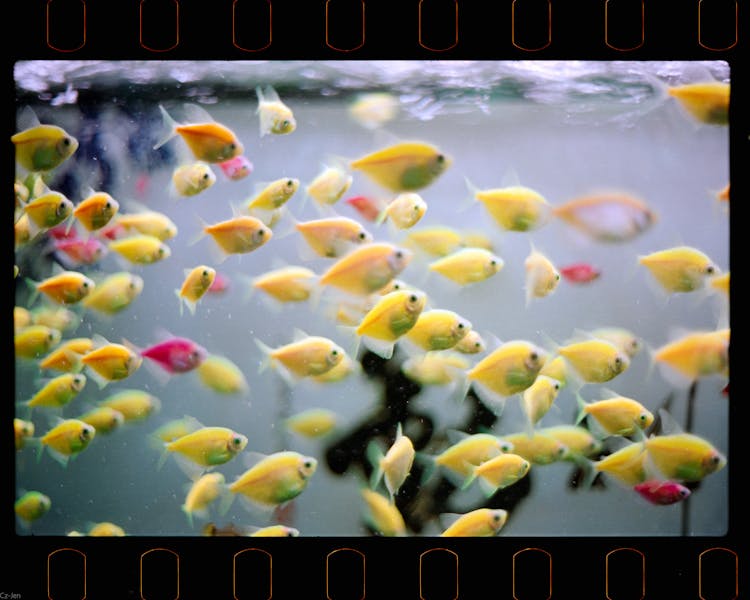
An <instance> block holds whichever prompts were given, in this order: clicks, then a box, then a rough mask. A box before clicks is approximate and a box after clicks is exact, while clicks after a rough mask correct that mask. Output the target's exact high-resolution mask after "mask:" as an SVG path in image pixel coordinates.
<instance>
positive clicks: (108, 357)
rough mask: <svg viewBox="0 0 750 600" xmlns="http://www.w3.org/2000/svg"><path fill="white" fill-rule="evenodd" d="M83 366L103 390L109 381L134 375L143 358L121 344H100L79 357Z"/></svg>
mask: <svg viewBox="0 0 750 600" xmlns="http://www.w3.org/2000/svg"><path fill="white" fill-rule="evenodd" d="M81 362H82V363H83V364H84V366H86V367H88V368H89V369H91V371H92V376H93V377H94V379H95V381H96V382H97V384H98V385H99V387H100V388H103V387H104V386H105V385H107V384H108V383H109V382H111V381H119V380H121V379H125V378H126V377H129V376H130V375H132V374H133V373H135V372H136V371H137V370H138V368H139V367H140V366H141V363H142V362H143V358H142V357H141V356H140V355H139V354H137V353H135V352H134V351H133V350H131V349H130V348H128V347H127V346H123V345H122V344H115V343H109V342H106V343H102V344H101V345H98V346H97V347H95V348H94V349H93V350H90V351H89V352H87V353H86V354H84V355H83V356H82V357H81Z"/></svg>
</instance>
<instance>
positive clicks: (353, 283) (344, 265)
mask: <svg viewBox="0 0 750 600" xmlns="http://www.w3.org/2000/svg"><path fill="white" fill-rule="evenodd" d="M412 256H413V253H412V252H411V250H407V249H406V248H401V247H399V246H396V245H394V244H390V243H387V242H372V243H370V244H364V245H362V246H358V247H357V248H355V249H354V250H352V251H351V252H349V254H346V255H344V256H342V257H341V258H339V259H338V260H337V261H336V262H335V263H334V264H333V265H331V266H330V267H329V268H328V270H326V271H325V272H324V273H323V274H322V275H321V277H320V281H319V283H320V285H324V286H325V285H330V286H333V287H336V288H338V289H340V290H343V291H345V292H348V293H350V294H354V295H357V296H368V295H370V294H372V293H374V292H377V291H378V290H380V289H382V288H383V287H384V286H386V285H387V284H388V283H389V282H390V281H391V280H393V279H394V278H395V277H396V276H397V275H399V273H401V271H403V270H404V269H405V268H406V267H407V265H408V264H409V263H410V262H411V259H412Z"/></svg>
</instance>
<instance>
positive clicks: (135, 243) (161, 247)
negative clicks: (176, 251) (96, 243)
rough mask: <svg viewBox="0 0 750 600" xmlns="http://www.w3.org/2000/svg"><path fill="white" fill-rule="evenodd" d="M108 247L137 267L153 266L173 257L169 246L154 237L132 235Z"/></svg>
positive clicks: (113, 241) (113, 242)
mask: <svg viewBox="0 0 750 600" xmlns="http://www.w3.org/2000/svg"><path fill="white" fill-rule="evenodd" d="M108 247H109V249H110V250H114V251H115V252H117V254H119V255H120V256H122V257H123V258H125V259H126V260H127V261H128V262H131V263H133V264H135V265H152V264H154V263H157V262H159V261H162V260H164V259H167V258H169V257H170V256H171V255H172V251H171V250H170V248H169V246H167V245H166V244H165V243H164V242H162V241H161V240H160V239H159V238H158V237H155V236H153V235H143V234H136V235H130V236H128V237H124V238H122V239H119V240H112V241H111V242H109V244H108Z"/></svg>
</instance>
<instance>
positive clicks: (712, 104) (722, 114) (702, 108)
mask: <svg viewBox="0 0 750 600" xmlns="http://www.w3.org/2000/svg"><path fill="white" fill-rule="evenodd" d="M729 90H730V87H729V84H728V83H724V82H722V81H700V82H695V83H686V84H683V85H675V86H670V87H668V88H667V93H668V94H669V95H670V96H671V97H673V98H675V99H676V100H677V101H678V102H679V104H680V106H681V107H682V108H683V109H684V110H685V111H686V112H687V113H688V114H689V115H690V116H691V117H693V118H694V119H696V120H697V121H698V122H700V123H708V124H712V125H726V124H727V123H729Z"/></svg>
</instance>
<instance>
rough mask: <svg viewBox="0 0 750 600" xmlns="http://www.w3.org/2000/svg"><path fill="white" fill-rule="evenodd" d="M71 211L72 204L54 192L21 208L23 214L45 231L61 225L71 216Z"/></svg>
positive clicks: (49, 192) (43, 195)
mask: <svg viewBox="0 0 750 600" xmlns="http://www.w3.org/2000/svg"><path fill="white" fill-rule="evenodd" d="M73 209H74V206H73V202H71V201H70V200H69V199H68V198H67V197H66V196H65V195H64V194H62V193H60V192H55V191H48V192H47V193H45V194H42V195H41V196H37V197H36V198H34V199H32V200H31V201H30V202H29V203H28V204H26V205H24V207H23V210H24V213H25V214H26V215H28V218H29V219H31V222H32V223H34V225H35V226H36V227H37V228H38V229H40V230H47V229H50V228H52V227H54V226H55V225H59V224H60V223H63V222H64V221H65V220H66V219H68V217H70V216H71V215H72V214H73Z"/></svg>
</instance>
